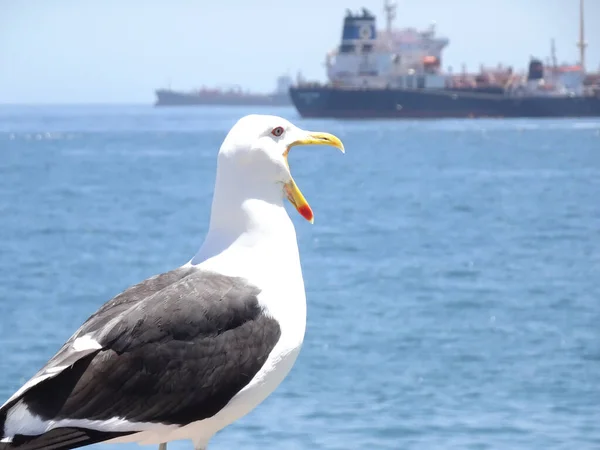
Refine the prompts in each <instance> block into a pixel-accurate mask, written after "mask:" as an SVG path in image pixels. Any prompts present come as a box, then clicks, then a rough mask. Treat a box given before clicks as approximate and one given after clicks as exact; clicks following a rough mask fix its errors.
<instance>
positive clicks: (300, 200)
mask: <svg viewBox="0 0 600 450" xmlns="http://www.w3.org/2000/svg"><path fill="white" fill-rule="evenodd" d="M296 145H329V146H331V147H335V148H337V149H339V150H340V151H341V152H342V153H344V144H342V141H340V139H339V138H338V137H336V136H334V135H333V134H329V133H321V132H309V133H307V135H306V137H305V138H303V139H298V140H297V141H294V142H292V143H291V144H290V145H288V147H287V148H286V150H285V152H284V153H283V157H284V159H285V162H286V164H288V160H287V156H288V153H289V151H290V149H291V148H292V147H294V146H296ZM288 169H289V164H288ZM284 189H285V193H286V195H287V198H288V200H289V201H290V203H291V204H292V205H294V207H295V208H296V209H297V210H298V212H299V213H300V215H301V216H302V217H304V218H305V219H306V220H308V221H309V222H310V223H313V222H314V214H313V212H312V209H311V208H310V205H309V204H308V202H307V201H306V199H305V198H304V195H302V192H300V189H298V186H297V185H296V182H295V181H294V179H293V178H292V179H290V181H288V182H287V183H286V184H285V185H284Z"/></svg>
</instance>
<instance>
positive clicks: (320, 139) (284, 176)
mask: <svg viewBox="0 0 600 450" xmlns="http://www.w3.org/2000/svg"><path fill="white" fill-rule="evenodd" d="M300 145H327V146H332V147H336V148H338V149H339V150H341V151H342V152H344V146H343V144H342V142H341V141H340V140H339V139H338V138H337V137H336V136H334V135H332V134H329V133H325V132H315V131H306V130H302V129H300V128H298V127H297V126H295V125H293V124H292V123H290V122H289V121H288V120H285V119H283V118H281V117H277V116H268V115H256V114H253V115H249V116H245V117H242V118H241V119H240V120H239V121H238V122H237V123H236V124H235V125H234V126H233V128H231V130H230V131H229V133H228V134H227V136H226V138H225V140H224V141H223V144H222V145H221V149H220V150H219V170H226V171H227V172H228V173H229V174H230V175H231V177H233V178H234V179H233V180H231V182H235V183H236V184H237V186H239V188H240V189H245V190H246V191H247V192H248V195H251V196H252V195H255V196H256V195H261V193H265V195H267V194H268V193H273V194H274V195H277V196H281V197H280V198H283V197H287V199H288V200H289V201H290V202H291V203H292V205H294V207H295V208H296V209H297V210H298V212H299V213H300V214H301V215H302V216H303V217H304V218H305V219H306V220H308V221H310V222H311V223H312V222H313V212H312V209H311V208H310V206H309V204H308V202H307V201H306V199H305V198H304V196H303V195H302V192H300V189H298V186H297V185H296V182H295V181H294V178H293V177H292V174H291V172H290V166H289V164H288V153H289V151H290V149H291V148H293V147H296V146H300Z"/></svg>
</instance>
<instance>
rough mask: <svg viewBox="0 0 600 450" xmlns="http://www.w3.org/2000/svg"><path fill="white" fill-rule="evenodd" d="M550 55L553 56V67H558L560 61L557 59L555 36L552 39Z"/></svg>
mask: <svg viewBox="0 0 600 450" xmlns="http://www.w3.org/2000/svg"><path fill="white" fill-rule="evenodd" d="M550 57H551V58H552V67H554V68H555V69H556V66H558V61H557V60H556V46H555V45H554V38H552V41H550Z"/></svg>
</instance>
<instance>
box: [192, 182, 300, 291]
mask: <svg viewBox="0 0 600 450" xmlns="http://www.w3.org/2000/svg"><path fill="white" fill-rule="evenodd" d="M190 263H191V264H193V265H199V267H204V268H207V269H210V270H216V271H218V272H220V273H224V274H227V275H232V276H243V277H245V278H248V279H251V281H252V279H254V281H257V282H258V280H256V278H262V277H261V276H260V275H258V273H267V272H271V274H270V275H273V271H276V272H280V271H281V270H282V269H284V268H285V270H287V271H289V272H292V273H290V274H289V275H296V272H298V271H299V270H300V262H299V256H298V246H297V240H296V232H295V229H294V225H293V223H292V221H291V219H290V217H289V215H288V213H287V211H286V210H285V207H284V205H283V193H282V188H281V186H278V185H276V184H274V183H273V184H269V183H265V182H264V181H262V180H252V179H248V178H247V177H246V178H243V177H240V176H239V174H237V173H236V172H235V171H217V179H216V182H215V190H214V195H213V202H212V207H211V216H210V225H209V229H208V233H207V235H206V239H205V240H204V243H203V244H202V246H201V248H200V250H199V251H198V253H197V254H196V255H195V256H194V258H192V260H191V261H190ZM261 271H264V272H261ZM267 276H268V275H267Z"/></svg>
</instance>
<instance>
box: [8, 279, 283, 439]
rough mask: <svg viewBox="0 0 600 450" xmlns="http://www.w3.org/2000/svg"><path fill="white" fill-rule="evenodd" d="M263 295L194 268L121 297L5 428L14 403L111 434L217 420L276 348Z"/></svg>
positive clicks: (28, 394)
mask: <svg viewBox="0 0 600 450" xmlns="http://www.w3.org/2000/svg"><path fill="white" fill-rule="evenodd" d="M138 291H139V292H142V290H138ZM258 294H259V290H258V289H257V288H255V287H254V286H251V285H248V284H247V283H246V282H245V281H244V280H242V279H237V278H230V277H225V276H222V275H218V274H214V273H208V272H203V271H199V270H195V269H194V270H193V271H192V272H191V273H188V274H186V275H184V276H182V277H181V278H180V279H178V280H177V281H175V282H173V283H171V284H168V285H166V286H165V287H163V288H162V289H160V290H158V291H156V292H154V293H153V294H151V295H150V296H148V297H146V298H144V299H143V300H141V301H137V302H135V301H131V300H130V299H127V300H126V299H123V298H122V299H121V300H120V301H116V300H117V299H116V298H115V299H114V300H113V301H112V302H113V304H112V306H111V305H110V302H109V303H108V304H106V305H105V306H104V307H103V308H101V309H100V310H99V311H98V313H96V314H95V315H94V316H92V317H90V319H88V321H87V322H86V324H87V325H84V326H83V327H82V328H81V330H80V331H79V332H78V333H76V335H74V337H75V339H73V338H71V340H70V341H71V344H70V346H65V347H63V348H62V349H61V352H59V354H57V355H56V356H55V357H54V358H52V360H50V362H49V363H48V365H47V366H45V367H44V368H43V369H42V370H41V371H40V372H39V374H41V375H40V377H44V376H45V377H46V378H43V379H40V381H38V382H37V383H36V384H34V385H32V386H31V387H30V388H28V389H25V390H23V391H22V392H21V393H20V394H18V395H15V396H13V398H11V400H9V401H8V402H7V403H6V404H5V406H4V407H2V408H1V409H0V426H1V425H2V421H3V417H2V416H3V415H4V418H6V414H7V412H8V411H9V410H10V408H11V407H12V405H14V404H15V402H17V401H22V402H24V404H25V405H26V406H27V408H28V410H29V411H30V412H31V413H33V414H35V415H37V416H39V417H40V418H41V419H42V420H43V421H49V420H54V421H57V420H61V419H90V420H100V421H107V428H106V429H105V430H103V431H105V432H113V431H114V430H111V429H110V425H109V424H110V419H111V418H115V417H119V418H122V419H125V420H127V421H129V422H131V423H136V422H155V423H161V424H186V423H189V422H192V421H196V420H201V419H204V418H207V417H210V416H212V415H214V414H216V413H217V412H218V411H219V410H220V409H221V408H223V407H224V406H225V405H226V404H227V403H228V402H229V400H231V398H233V396H235V394H236V393H237V392H239V391H240V390H241V389H243V387H244V386H246V385H247V384H248V383H249V382H250V381H251V380H252V378H253V377H254V375H256V373H257V372H258V371H259V370H260V368H261V367H262V365H263V364H264V363H265V361H266V359H267V358H268V355H269V353H270V352H271V350H272V349H273V347H274V346H275V344H276V343H277V341H278V340H279V337H280V328H279V324H278V323H277V322H276V321H275V320H274V319H272V318H271V317H269V316H268V315H265V314H264V312H263V311H262V308H261V307H260V305H259V303H258V298H257V296H258ZM123 295H125V293H123ZM140 295H143V294H140ZM126 305H128V307H127V306H126ZM84 340H85V341H84ZM78 342H79V343H81V344H82V348H80V349H79V350H77V349H76V350H72V347H73V346H74V345H75V346H76V347H77V343H78ZM83 344H85V345H87V348H85V349H84V348H83ZM61 354H62V356H61ZM66 362H68V363H69V366H68V367H64V365H65V363H66ZM57 368H62V369H60V370H59V369H57ZM48 374H49V376H48ZM43 438H44V435H41V436H40V439H42V440H43ZM57 448H72V447H67V446H60V445H59V447H57Z"/></svg>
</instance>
